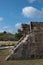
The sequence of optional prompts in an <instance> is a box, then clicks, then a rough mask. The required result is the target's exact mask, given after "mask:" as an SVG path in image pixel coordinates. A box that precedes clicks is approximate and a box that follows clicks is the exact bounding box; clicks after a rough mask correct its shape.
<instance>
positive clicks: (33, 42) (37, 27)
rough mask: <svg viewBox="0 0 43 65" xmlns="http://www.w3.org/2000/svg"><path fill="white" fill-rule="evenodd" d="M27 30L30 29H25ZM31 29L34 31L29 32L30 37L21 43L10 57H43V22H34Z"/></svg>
mask: <svg viewBox="0 0 43 65" xmlns="http://www.w3.org/2000/svg"><path fill="white" fill-rule="evenodd" d="M23 28H25V26H24V27H23ZM27 28H28V27H27ZM26 30H27V31H28V29H24V31H26ZM30 30H32V31H31V32H30V33H28V35H29V37H28V38H27V40H26V41H25V43H21V45H20V46H19V47H18V48H17V49H16V50H15V51H14V53H13V54H12V56H11V57H10V59H31V58H34V59H35V58H43V23H42V22H41V23H39V22H32V23H31V29H30ZM24 34H25V32H24ZM26 35H27V34H26Z"/></svg>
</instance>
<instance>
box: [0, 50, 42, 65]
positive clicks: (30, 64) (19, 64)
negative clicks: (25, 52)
mask: <svg viewBox="0 0 43 65" xmlns="http://www.w3.org/2000/svg"><path fill="white" fill-rule="evenodd" d="M8 54H9V49H4V50H0V65H43V59H35V60H13V61H11V60H10V61H5V60H4V59H5V57H6V56H7V55H8Z"/></svg>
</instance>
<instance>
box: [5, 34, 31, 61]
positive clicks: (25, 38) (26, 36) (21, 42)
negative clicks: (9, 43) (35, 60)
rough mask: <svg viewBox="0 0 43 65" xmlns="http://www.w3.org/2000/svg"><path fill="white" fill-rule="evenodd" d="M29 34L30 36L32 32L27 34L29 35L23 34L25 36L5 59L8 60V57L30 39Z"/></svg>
mask: <svg viewBox="0 0 43 65" xmlns="http://www.w3.org/2000/svg"><path fill="white" fill-rule="evenodd" d="M29 36H30V34H27V35H25V36H23V37H22V38H21V39H20V40H19V41H18V43H17V44H16V45H15V46H14V48H13V49H12V51H11V54H10V55H8V56H7V57H6V58H5V60H8V58H9V57H10V56H11V55H12V54H13V53H14V52H15V50H16V49H17V48H18V47H19V46H20V45H21V44H23V43H25V42H26V40H27V39H28V37H29Z"/></svg>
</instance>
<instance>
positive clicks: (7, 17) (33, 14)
mask: <svg viewBox="0 0 43 65" xmlns="http://www.w3.org/2000/svg"><path fill="white" fill-rule="evenodd" d="M31 21H34V22H35V21H36V22H37V21H38V22H40V21H41V22H43V0H0V32H3V31H7V32H11V33H15V32H16V31H17V29H18V28H20V25H21V24H22V23H29V22H31Z"/></svg>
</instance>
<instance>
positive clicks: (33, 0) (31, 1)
mask: <svg viewBox="0 0 43 65" xmlns="http://www.w3.org/2000/svg"><path fill="white" fill-rule="evenodd" d="M28 1H29V2H30V3H33V2H35V1H36V0H28Z"/></svg>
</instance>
